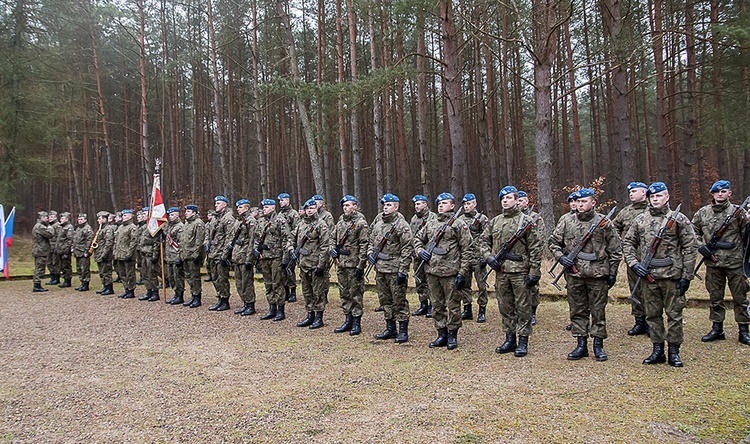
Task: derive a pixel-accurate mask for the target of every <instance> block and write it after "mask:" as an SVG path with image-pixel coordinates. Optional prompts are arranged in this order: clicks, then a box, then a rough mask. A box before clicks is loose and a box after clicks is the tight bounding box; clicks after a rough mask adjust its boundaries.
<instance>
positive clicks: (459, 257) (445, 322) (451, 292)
mask: <svg viewBox="0 0 750 444" xmlns="http://www.w3.org/2000/svg"><path fill="white" fill-rule="evenodd" d="M435 203H436V205H437V218H436V219H433V220H431V221H428V222H427V224H425V226H424V227H422V228H421V229H420V230H419V231H418V232H417V233H416V234H415V235H414V241H413V242H414V250H415V251H417V257H419V259H420V262H421V261H424V262H425V265H424V269H425V275H426V277H427V282H428V285H429V286H430V298H431V299H432V301H431V302H432V318H433V322H434V323H435V329H436V330H437V333H438V336H437V338H436V339H435V340H434V341H432V342H430V348H434V347H446V346H447V348H448V350H453V349H455V348H456V347H458V330H459V328H461V300H462V299H463V297H464V295H463V293H462V291H463V289H464V287H465V286H466V284H467V279H466V278H465V277H464V276H467V275H468V274H469V273H470V270H471V263H472V261H473V260H474V259H476V257H477V255H476V253H475V252H474V251H473V249H472V237H471V232H470V231H469V227H468V225H467V224H466V222H464V221H463V220H461V219H460V217H459V218H454V215H455V209H456V199H455V198H454V197H453V195H452V194H450V193H441V194H439V195H438V197H437V198H435ZM440 233H441V234H440ZM438 235H439V236H440V239H439V242H437V243H436V244H435V248H433V249H432V252H430V251H428V250H427V248H428V245H429V244H430V243H431V242H433V241H437V240H438V239H437V237H438Z"/></svg>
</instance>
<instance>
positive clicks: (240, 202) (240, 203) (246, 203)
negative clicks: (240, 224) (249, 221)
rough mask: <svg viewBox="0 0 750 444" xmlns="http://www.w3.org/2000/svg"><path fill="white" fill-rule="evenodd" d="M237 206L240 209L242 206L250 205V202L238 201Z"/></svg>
mask: <svg viewBox="0 0 750 444" xmlns="http://www.w3.org/2000/svg"><path fill="white" fill-rule="evenodd" d="M235 205H236V206H238V207H239V206H240V205H250V201H249V200H247V199H240V200H238V201H237V203H236V204H235Z"/></svg>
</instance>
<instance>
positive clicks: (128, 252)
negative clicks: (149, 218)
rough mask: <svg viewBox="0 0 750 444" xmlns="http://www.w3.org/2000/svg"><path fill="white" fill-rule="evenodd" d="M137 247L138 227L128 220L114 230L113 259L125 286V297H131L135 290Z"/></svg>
mask: <svg viewBox="0 0 750 444" xmlns="http://www.w3.org/2000/svg"><path fill="white" fill-rule="evenodd" d="M137 249H138V227H136V226H135V224H133V220H132V219H131V220H128V221H127V222H125V221H123V223H122V224H121V225H120V226H119V227H117V231H115V242H114V259H115V265H116V266H117V268H118V269H119V271H118V273H119V275H120V278H121V279H122V283H123V286H124V287H125V294H123V295H121V296H123V297H125V296H126V295H127V297H133V291H134V290H135V253H136V251H137Z"/></svg>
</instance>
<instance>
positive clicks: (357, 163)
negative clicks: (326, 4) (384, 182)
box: [346, 0, 362, 197]
mask: <svg viewBox="0 0 750 444" xmlns="http://www.w3.org/2000/svg"><path fill="white" fill-rule="evenodd" d="M346 12H347V18H348V20H349V65H350V75H351V80H352V82H355V83H356V82H357V12H356V10H355V9H354V2H353V1H352V0H347V2H346ZM349 114H350V117H349V119H350V121H351V142H350V145H351V149H352V176H353V179H354V195H355V196H357V197H359V196H361V193H362V175H361V172H362V159H361V147H360V140H359V113H358V112H357V104H356V103H354V104H352V106H351V109H350V110H349Z"/></svg>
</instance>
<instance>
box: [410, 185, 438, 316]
mask: <svg viewBox="0 0 750 444" xmlns="http://www.w3.org/2000/svg"><path fill="white" fill-rule="evenodd" d="M411 201H412V203H413V204H414V216H412V217H411V222H409V228H410V229H411V232H412V233H417V232H418V231H419V230H421V229H422V228H423V227H424V226H425V225H426V224H427V222H429V221H431V220H436V219H437V214H435V213H433V212H432V211H430V208H429V207H428V206H427V196H424V195H422V194H417V195H416V196H414V197H412V198H411ZM419 262H421V261H417V260H416V258H415V260H414V272H415V273H416V272H417V270H416V268H417V267H418V263H419ZM414 281H415V282H416V286H417V295H418V296H419V308H418V309H417V310H416V311H415V312H414V313H412V316H426V317H428V318H431V317H432V306H431V305H430V289H429V287H430V286H429V285H428V284H427V277H426V276H425V273H424V267H422V269H421V270H419V274H415V275H414Z"/></svg>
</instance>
